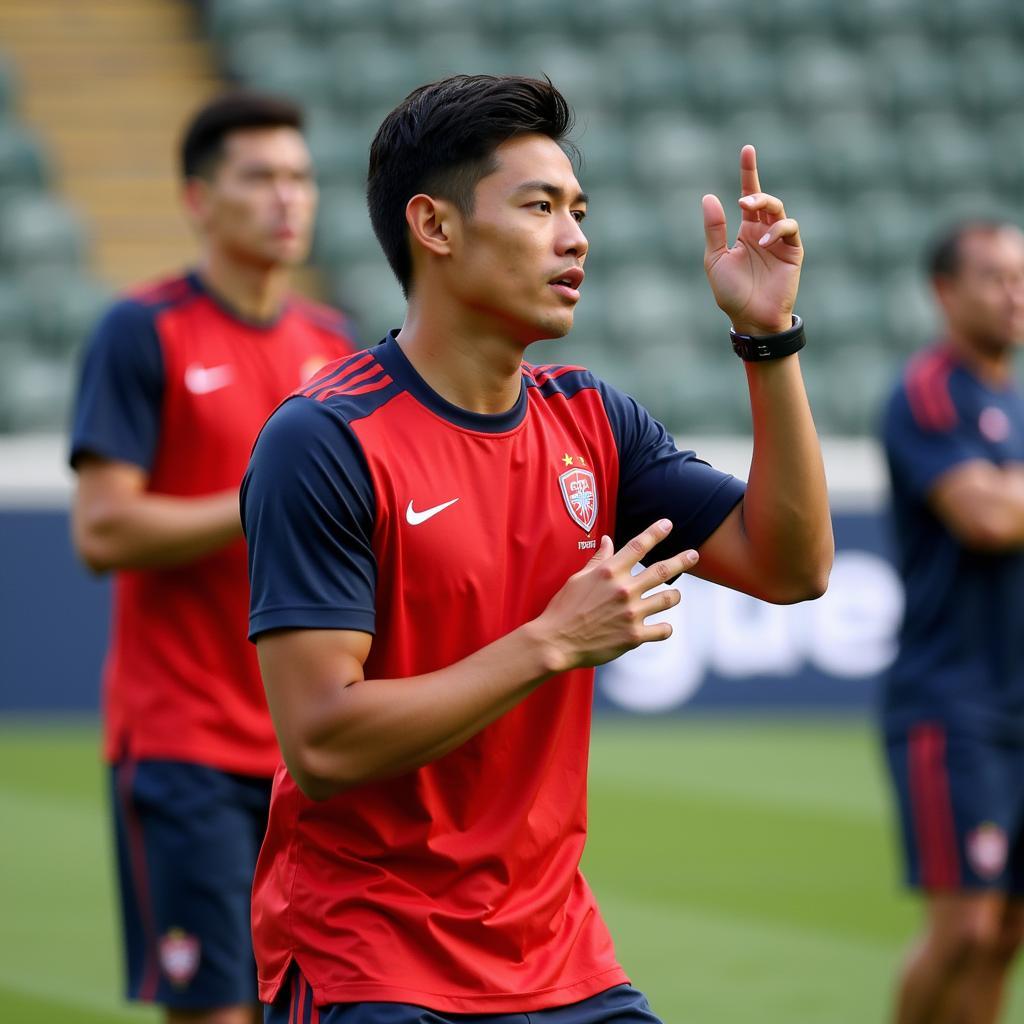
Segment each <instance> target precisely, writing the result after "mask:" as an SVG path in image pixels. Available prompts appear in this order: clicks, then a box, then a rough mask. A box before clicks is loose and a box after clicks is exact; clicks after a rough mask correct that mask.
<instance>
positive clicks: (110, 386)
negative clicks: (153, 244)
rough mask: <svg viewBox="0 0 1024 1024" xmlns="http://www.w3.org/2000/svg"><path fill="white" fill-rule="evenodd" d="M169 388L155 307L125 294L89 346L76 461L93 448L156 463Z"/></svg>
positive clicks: (146, 465) (74, 433)
mask: <svg viewBox="0 0 1024 1024" xmlns="http://www.w3.org/2000/svg"><path fill="white" fill-rule="evenodd" d="M163 391H164V369H163V357H162V355H161V352H160V340H159V338H158V337H157V333H156V325H155V323H154V320H153V312H152V310H151V309H149V308H148V307H146V306H144V305H142V304H141V303H139V302H136V301H134V300H131V299H126V300H123V301H122V302H119V303H117V304H116V305H115V306H113V307H112V308H111V309H110V310H109V311H108V312H107V314H106V315H105V316H104V317H103V319H102V320H101V321H100V323H99V325H98V326H97V328H96V330H95V331H94V333H93V335H92V338H91V339H90V340H89V344H88V346H87V348H86V352H85V358H84V360H83V362H82V369H81V374H80V376H79V382H78V393H77V396H76V399H75V411H74V420H73V422H72V428H71V452H70V462H71V465H72V466H74V465H75V464H76V463H77V461H78V459H79V457H80V456H81V455H84V454H87V453H88V454H93V455H99V456H102V457H103V458H107V459H114V460H117V461H119V462H130V463H132V464H133V465H136V466H141V467H142V468H143V469H145V470H147V471H148V470H149V469H151V468H152V466H153V461H154V458H155V456H156V450H157V444H158V441H159V435H160V414H161V406H162V404H163Z"/></svg>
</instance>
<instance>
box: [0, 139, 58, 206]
mask: <svg viewBox="0 0 1024 1024" xmlns="http://www.w3.org/2000/svg"><path fill="white" fill-rule="evenodd" d="M48 179H49V174H48V171H47V162H46V159H45V157H44V156H43V151H42V148H41V146H40V145H39V143H38V142H37V141H36V140H35V139H34V138H32V136H31V135H29V134H28V133H27V132H26V131H25V130H24V129H23V128H20V127H19V126H17V125H15V124H13V123H11V122H10V121H5V120H0V200H2V199H3V197H4V196H10V195H11V194H12V193H18V192H23V191H35V190H42V189H44V188H46V186H47V184H48Z"/></svg>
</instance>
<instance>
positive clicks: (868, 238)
mask: <svg viewBox="0 0 1024 1024" xmlns="http://www.w3.org/2000/svg"><path fill="white" fill-rule="evenodd" d="M936 220H937V214H936V212H935V211H934V210H933V209H932V208H931V207H930V206H929V205H927V204H925V203H924V202H922V201H920V200H918V199H916V198H915V197H914V196H912V195H910V194H908V193H906V192H902V191H899V190H896V189H892V188H891V187H890V188H887V189H886V188H882V189H876V190H874V191H869V192H863V193H861V194H860V195H859V196H858V197H857V198H856V199H855V200H854V201H853V202H852V203H851V204H850V207H849V222H850V224H851V225H853V226H855V229H852V230H851V231H850V233H849V237H848V240H847V242H848V246H849V251H850V255H851V257H852V258H853V261H854V262H855V263H856V264H859V266H860V267H861V268H862V269H863V270H864V271H865V272H866V273H873V274H878V275H887V274H889V273H891V272H892V271H893V270H896V269H900V268H906V267H913V268H914V269H917V267H918V266H919V265H920V260H921V252H922V250H923V247H924V245H925V243H926V241H927V240H928V238H929V237H930V236H931V234H932V232H933V230H934V228H935V224H936Z"/></svg>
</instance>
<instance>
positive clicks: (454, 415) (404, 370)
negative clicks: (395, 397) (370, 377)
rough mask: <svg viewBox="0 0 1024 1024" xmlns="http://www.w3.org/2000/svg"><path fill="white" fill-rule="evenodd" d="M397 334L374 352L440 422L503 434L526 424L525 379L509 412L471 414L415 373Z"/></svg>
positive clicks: (483, 431)
mask: <svg viewBox="0 0 1024 1024" xmlns="http://www.w3.org/2000/svg"><path fill="white" fill-rule="evenodd" d="M397 334H398V330H397V329H396V330H393V331H389V332H388V335H387V337H386V338H385V339H384V340H383V341H382V342H381V343H380V344H379V345H378V346H377V347H376V348H375V349H374V350H373V354H374V355H375V356H376V357H377V359H378V360H379V361H380V363H381V365H382V366H383V367H384V368H385V369H386V370H387V372H388V373H389V374H391V376H392V378H393V379H394V380H395V381H396V382H397V383H398V384H399V385H400V386H401V387H403V388H405V390H406V391H408V392H410V394H412V396H413V397H414V398H415V399H416V400H417V401H418V402H420V403H421V404H422V405H425V406H426V407H427V408H428V409H430V411H431V412H433V413H435V414H436V415H438V416H440V417H441V419H443V420H447V421H448V422H449V423H452V424H454V425H455V426H457V427H462V428H463V429H464V430H473V431H476V432H478V433H481V434H504V433H507V432H508V431H510V430H515V428H516V427H518V426H519V424H520V423H522V422H523V419H524V417H525V416H526V407H527V401H528V399H527V394H526V381H525V380H522V381H521V383H520V388H519V398H518V399H516V404H515V405H513V406H512V408H511V409H509V410H508V411H507V412H498V413H482V412H470V411H469V410H468V409H463V408H462V407H461V406H458V405H453V404H452V403H451V402H449V401H448V400H447V399H446V398H442V397H441V396H440V395H439V394H438V393H437V392H436V391H435V390H434V389H433V388H432V387H431V386H430V385H429V384H428V383H427V382H426V381H425V380H424V379H423V378H422V377H421V376H420V375H419V374H418V373H417V372H416V370H415V368H414V367H413V365H412V363H410V362H409V359H408V357H407V356H406V354H405V353H404V352H403V351H402V346H401V345H399V344H398V341H397V338H396V335H397Z"/></svg>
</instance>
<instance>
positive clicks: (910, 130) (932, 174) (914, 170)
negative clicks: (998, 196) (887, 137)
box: [900, 114, 991, 198]
mask: <svg viewBox="0 0 1024 1024" xmlns="http://www.w3.org/2000/svg"><path fill="white" fill-rule="evenodd" d="M902 140H903V145H902V146H901V147H900V155H901V157H902V173H903V180H904V181H905V182H906V184H907V187H908V188H910V189H912V190H913V191H914V192H915V193H916V194H917V195H919V196H925V197H928V196H931V197H934V198H938V197H940V196H942V195H943V194H945V193H947V192H950V191H957V190H959V191H965V190H967V189H976V188H979V187H985V186H987V184H988V181H989V172H990V170H991V164H990V157H989V154H988V151H987V150H986V148H985V140H984V137H983V136H982V135H981V134H980V133H978V132H976V131H974V130H973V128H972V127H971V126H969V125H968V123H967V122H965V121H963V120H961V119H960V118H958V117H950V116H948V115H946V114H929V115H921V116H919V117H916V118H914V119H912V120H910V121H909V122H908V123H907V124H906V126H905V128H904V130H903V132H902Z"/></svg>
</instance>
